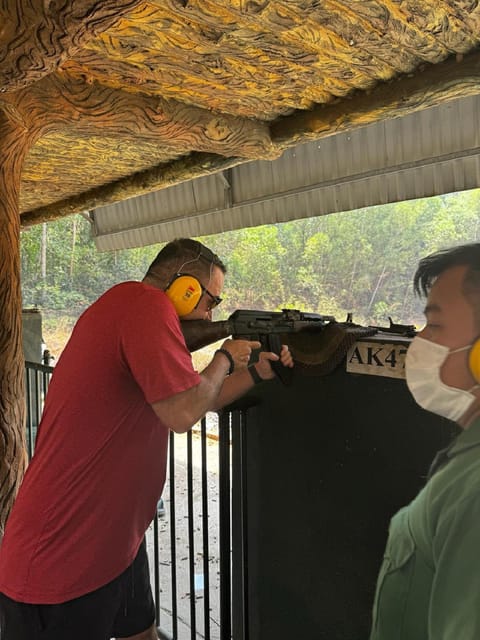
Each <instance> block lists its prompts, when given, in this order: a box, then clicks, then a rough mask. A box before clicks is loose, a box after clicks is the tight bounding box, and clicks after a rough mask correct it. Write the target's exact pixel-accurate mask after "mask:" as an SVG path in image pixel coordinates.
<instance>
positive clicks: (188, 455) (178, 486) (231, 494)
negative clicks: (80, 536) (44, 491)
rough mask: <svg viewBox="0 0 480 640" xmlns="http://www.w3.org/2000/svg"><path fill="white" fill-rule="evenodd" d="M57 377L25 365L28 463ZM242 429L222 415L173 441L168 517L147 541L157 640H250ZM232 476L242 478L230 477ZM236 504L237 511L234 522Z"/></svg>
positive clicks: (235, 414)
mask: <svg viewBox="0 0 480 640" xmlns="http://www.w3.org/2000/svg"><path fill="white" fill-rule="evenodd" d="M53 371H54V369H53V368H52V367H49V366H46V365H41V364H37V363H33V362H26V393H27V445H28V452H29V455H30V456H31V455H32V454H33V451H34V445H35V437H36V432H37V426H38V424H39V421H40V416H41V412H42V408H43V402H44V398H45V394H46V392H47V389H48V383H49V380H50V377H51V375H52V373H53ZM244 421H245V414H244V412H243V411H241V410H233V411H223V412H221V413H220V414H218V415H217V414H211V415H210V414H209V415H208V416H207V417H206V418H204V419H203V420H202V421H201V423H200V424H199V425H197V427H196V428H194V429H193V430H192V431H190V432H188V433H187V434H181V435H178V434H174V433H173V432H172V433H171V434H170V440H169V463H168V472H167V481H166V484H165V489H164V492H163V496H162V498H163V502H164V505H165V513H164V514H161V515H159V516H158V517H156V518H155V519H154V520H153V522H152V523H151V525H150V527H149V529H148V530H147V533H146V541H147V550H148V554H149V559H150V572H151V583H152V588H153V593H154V598H155V606H156V622H157V627H158V636H159V638H162V639H163V640H198V639H200V638H201V639H205V640H230V639H231V638H232V637H235V640H242V639H244V638H246V631H245V615H246V598H245V595H244V594H245V588H244V585H245V577H246V570H245V567H246V562H245V558H246V555H245V554H246V549H245V537H244V535H243V531H244V530H245V526H246V524H245V518H244V509H243V506H242V505H243V503H244V497H243V496H244V491H243V483H244V479H242V473H241V468H242V465H241V458H242V450H243V448H242V439H243V437H244V436H243V435H242V434H244V433H245V430H244V429H242V424H243V422H244ZM232 453H233V456H234V459H233V460H232ZM232 463H233V464H232ZM232 469H236V470H237V469H238V470H239V471H238V472H237V471H235V473H233V474H232ZM232 503H233V504H236V505H237V507H236V508H235V511H234V514H233V518H232ZM232 532H233V533H232ZM232 542H233V544H234V545H235V549H236V552H235V557H234V559H233V562H232ZM234 600H235V606H233V602H234Z"/></svg>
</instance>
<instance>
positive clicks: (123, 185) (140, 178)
mask: <svg viewBox="0 0 480 640" xmlns="http://www.w3.org/2000/svg"><path fill="white" fill-rule="evenodd" d="M243 162H245V160H244V159H243V158H224V157H222V156H218V155H214V154H207V153H192V154H191V155H190V156H188V157H186V158H182V159H181V160H177V161H175V162H172V163H171V164H170V165H168V166H165V165H162V166H160V167H155V168H154V169H149V170H148V171H141V172H139V173H135V174H133V175H131V176H128V177H127V178H124V179H123V180H119V181H117V182H114V183H112V184H108V185H105V186H102V187H99V188H98V189H92V190H91V191H87V192H86V193H83V194H81V195H80V196H77V197H74V198H68V199H66V200H61V201H60V202H55V203H54V204H53V205H51V206H49V207H39V208H38V209H34V210H32V211H26V212H25V213H23V214H22V216H21V219H20V224H21V226H22V227H29V226H31V225H34V224H39V223H40V222H50V221H52V220H55V219H57V218H61V217H63V216H68V215H72V214H74V213H81V212H83V211H90V210H92V209H95V208H97V207H101V206H105V205H107V204H114V203H115V202H121V201H122V200H126V199H127V198H132V197H134V196H140V195H145V194H147V193H151V192H152V191H157V190H158V189H165V188H167V187H171V186H173V185H175V184H179V183H180V182H185V181H186V180H193V179H194V178H200V177H202V176H206V175H210V174H212V173H217V172H218V171H223V170H224V169H230V168H231V167H234V166H236V165H238V164H242V163H243Z"/></svg>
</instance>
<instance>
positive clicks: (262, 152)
mask: <svg viewBox="0 0 480 640" xmlns="http://www.w3.org/2000/svg"><path fill="white" fill-rule="evenodd" d="M2 101H3V102H4V104H5V105H7V104H8V105H10V108H11V109H15V110H16V111H17V112H18V114H19V117H21V118H22V120H23V121H25V122H26V123H27V126H28V127H29V129H30V130H31V131H35V132H36V135H37V136H38V135H40V134H41V135H45V134H47V133H51V132H54V131H59V130H69V131H74V132H75V133H76V134H78V135H82V136H84V137H88V136H94V135H100V136H120V135H121V136H124V135H127V136H128V135H130V136H133V137H135V138H137V139H144V140H148V141H151V142H155V143H158V144H162V143H168V145H169V146H171V147H178V149H179V154H181V153H185V150H187V151H201V152H206V153H217V154H220V155H224V156H240V157H245V158H252V159H258V158H264V159H271V158H274V157H277V155H278V153H279V152H278V150H277V149H276V148H275V147H273V145H272V143H271V140H270V132H269V126H268V124H267V123H265V122H261V121H255V120H250V119H249V118H241V117H236V116H232V115H229V114H221V113H214V112H212V111H209V110H207V109H200V108H198V107H194V106H190V105H186V104H183V103H180V102H177V101H176V100H164V99H162V98H158V97H156V96H146V95H144V94H139V93H129V92H127V91H122V90H120V89H111V88H109V87H105V86H102V85H100V84H98V83H95V82H94V83H91V84H90V83H88V82H85V81H84V79H73V78H71V77H70V76H69V75H68V74H67V73H64V72H60V71H59V72H57V73H55V74H52V75H50V76H48V77H47V78H43V79H42V80H41V81H39V82H37V83H36V84H35V85H33V86H32V87H28V88H26V89H22V90H21V91H18V92H16V93H14V94H9V95H5V96H4V97H3V100H2ZM2 101H0V108H1V106H2V104H1V102H2Z"/></svg>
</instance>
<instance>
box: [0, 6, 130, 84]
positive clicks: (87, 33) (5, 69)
mask: <svg viewBox="0 0 480 640" xmlns="http://www.w3.org/2000/svg"><path fill="white" fill-rule="evenodd" d="M141 2H142V0H75V1H74V2H73V1H71V0H50V1H49V2H45V0H0V42H1V47H0V91H2V92H10V91H17V90H18V89H20V88H21V87H25V86H27V85H29V84H31V83H34V82H37V81H38V80H40V79H41V78H43V77H44V76H46V75H48V74H50V73H52V72H53V71H55V69H57V68H58V67H59V66H60V64H61V63H62V62H63V61H64V60H66V59H67V58H69V57H71V56H72V55H73V54H74V53H75V52H76V51H77V50H78V49H79V48H81V47H83V46H84V45H85V44H86V43H87V42H88V41H89V40H90V39H92V38H95V37H96V36H97V35H98V34H100V33H102V32H103V31H105V30H106V29H108V28H109V27H111V26H112V25H113V24H115V22H117V21H118V19H119V18H121V17H122V15H124V14H125V13H128V12H129V11H131V10H132V9H133V8H135V7H136V6H137V5H138V4H141Z"/></svg>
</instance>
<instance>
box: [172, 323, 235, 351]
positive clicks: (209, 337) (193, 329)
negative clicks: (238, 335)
mask: <svg viewBox="0 0 480 640" xmlns="http://www.w3.org/2000/svg"><path fill="white" fill-rule="evenodd" d="M180 326H181V328H182V333H183V336H184V338H185V344H186V345H187V347H188V350H189V351H191V352H192V351H197V349H201V348H202V347H206V346H207V345H208V344H212V343H213V342H217V340H222V338H228V337H229V336H231V335H232V326H231V323H230V322H229V321H228V320H219V321H218V322H210V320H181V321H180Z"/></svg>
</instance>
